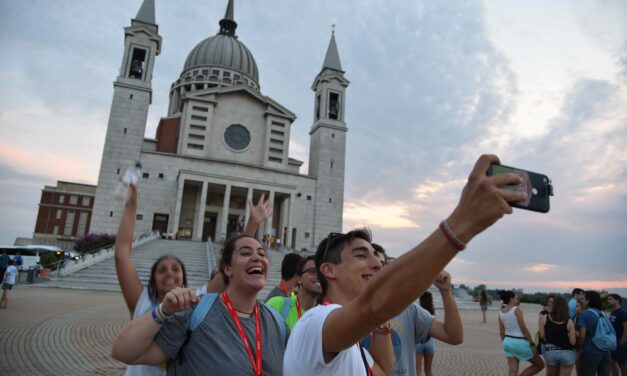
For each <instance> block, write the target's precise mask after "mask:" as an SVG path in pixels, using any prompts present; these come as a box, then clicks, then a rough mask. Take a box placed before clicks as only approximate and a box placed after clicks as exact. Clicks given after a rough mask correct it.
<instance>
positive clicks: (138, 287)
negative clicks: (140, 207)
mask: <svg viewBox="0 0 627 376" xmlns="http://www.w3.org/2000/svg"><path fill="white" fill-rule="evenodd" d="M129 189H130V192H131V195H130V197H129V199H128V200H127V201H126V204H125V205H124V213H123V214H122V220H121V221H120V226H119V227H118V234H117V236H116V238H115V271H116V272H117V274H118V281H119V282H120V289H121V290H122V296H124V301H125V302H126V307H127V308H128V310H129V311H130V313H131V317H132V316H133V312H135V305H136V304H137V300H139V296H140V295H141V293H142V289H143V286H142V283H141V281H140V279H139V275H137V270H136V269H135V264H133V260H131V246H132V244H133V233H134V231H135V213H137V187H136V186H135V184H132V183H131V184H130V186H129Z"/></svg>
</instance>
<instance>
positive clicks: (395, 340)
mask: <svg viewBox="0 0 627 376" xmlns="http://www.w3.org/2000/svg"><path fill="white" fill-rule="evenodd" d="M434 319H435V317H434V316H432V315H431V314H430V313H429V311H427V310H426V309H424V308H422V307H420V306H419V305H417V304H415V303H414V304H410V305H409V306H408V307H407V308H405V310H404V311H403V312H401V313H400V314H399V315H398V316H396V317H395V318H393V319H392V320H390V330H391V332H392V348H393V350H394V356H395V358H396V363H395V364H394V370H393V371H392V375H403V376H408V375H409V376H415V375H416V344H417V343H422V342H425V341H426V339H427V337H428V336H429V330H430V329H431V323H432V322H433V320H434ZM362 344H363V345H364V347H366V348H368V349H369V348H370V337H369V336H368V337H366V338H364V340H363V341H362Z"/></svg>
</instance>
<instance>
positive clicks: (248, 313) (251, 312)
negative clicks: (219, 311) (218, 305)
mask: <svg viewBox="0 0 627 376" xmlns="http://www.w3.org/2000/svg"><path fill="white" fill-rule="evenodd" d="M219 298H220V301H221V302H222V303H224V305H226V302H225V301H224V299H222V295H220V296H219ZM231 307H233V304H232V303H231ZM233 310H235V312H239V313H243V314H245V315H248V316H250V315H252V314H253V313H254V312H255V310H252V311H250V312H245V311H240V310H239V309H237V308H235V307H233Z"/></svg>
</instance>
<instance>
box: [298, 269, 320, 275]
mask: <svg viewBox="0 0 627 376" xmlns="http://www.w3.org/2000/svg"><path fill="white" fill-rule="evenodd" d="M299 274H300V275H303V274H316V268H309V269H305V270H303V271H302V272H300V273H299Z"/></svg>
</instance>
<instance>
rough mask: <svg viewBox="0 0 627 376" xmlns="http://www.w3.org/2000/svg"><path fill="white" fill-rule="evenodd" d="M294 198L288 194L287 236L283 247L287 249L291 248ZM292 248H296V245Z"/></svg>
mask: <svg viewBox="0 0 627 376" xmlns="http://www.w3.org/2000/svg"><path fill="white" fill-rule="evenodd" d="M295 198H296V196H295V195H294V194H293V193H292V194H290V198H289V199H288V200H287V236H286V237H285V245H286V246H288V247H291V246H292V242H293V241H294V240H292V221H293V220H294V202H295V201H294V200H295ZM294 247H296V243H294Z"/></svg>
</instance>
